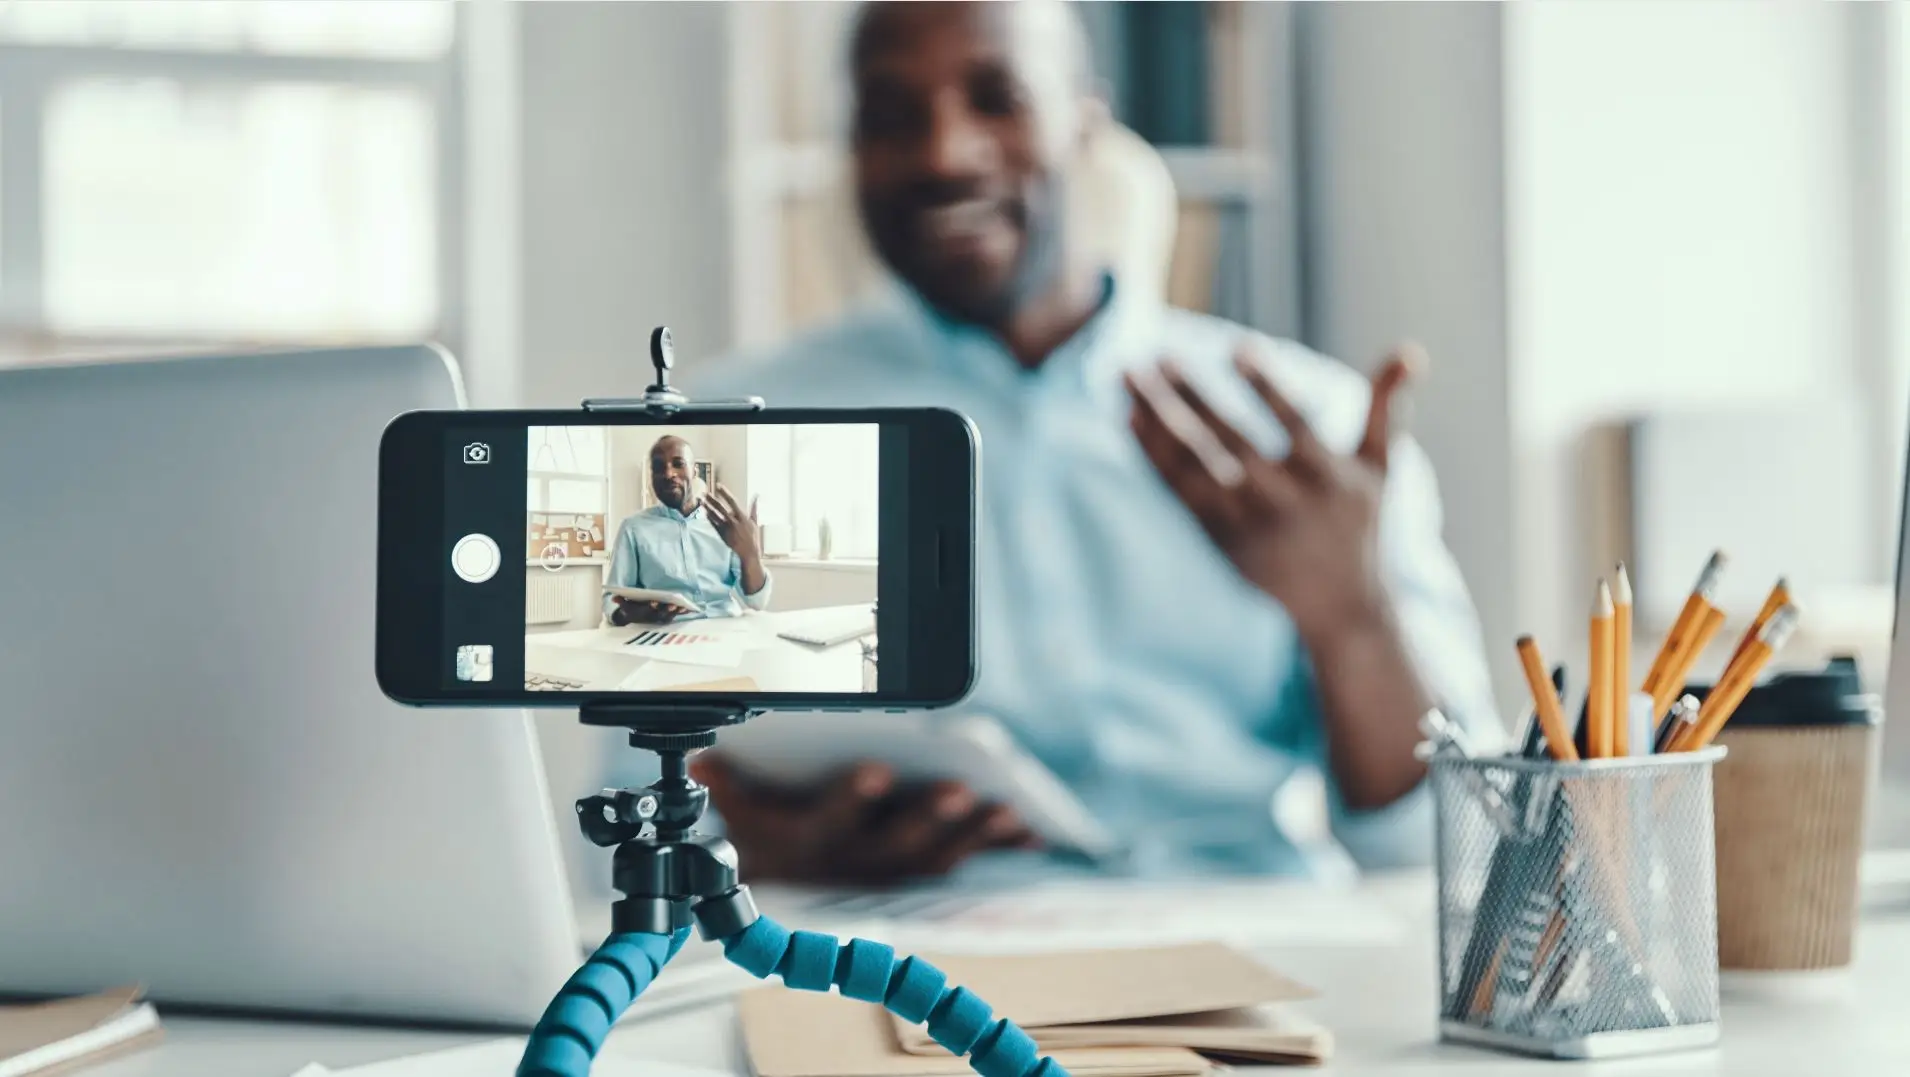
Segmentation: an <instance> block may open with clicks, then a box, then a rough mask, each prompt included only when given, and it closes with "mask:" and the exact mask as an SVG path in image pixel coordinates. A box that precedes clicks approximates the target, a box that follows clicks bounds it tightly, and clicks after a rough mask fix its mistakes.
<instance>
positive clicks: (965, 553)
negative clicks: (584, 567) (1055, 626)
mask: <svg viewBox="0 0 1910 1077" xmlns="http://www.w3.org/2000/svg"><path fill="white" fill-rule="evenodd" d="M771 423H876V424H878V425H880V426H881V428H882V434H881V438H882V464H881V483H882V487H881V492H880V496H879V500H878V504H879V513H880V520H879V523H878V528H879V536H880V537H879V543H880V550H881V559H880V561H879V563H878V567H877V594H878V600H879V603H880V605H879V609H878V612H877V633H878V638H879V640H880V642H881V657H880V673H879V675H878V678H877V689H876V691H875V692H873V693H862V692H849V693H820V692H817V693H790V692H762V693H754V694H748V695H742V694H739V695H737V696H735V697H730V696H727V695H725V696H724V702H727V703H743V704H746V705H748V706H749V707H751V708H759V709H765V710H768V709H778V710H819V709H845V708H856V709H864V708H870V707H875V708H892V709H914V708H926V707H943V706H949V705H951V704H954V703H957V702H959V701H960V700H961V699H963V698H964V697H966V696H967V695H968V693H969V691H970V690H971V689H972V688H973V687H974V681H975V665H976V627H975V556H976V554H975V550H976V539H977V530H978V517H979V504H978V499H977V482H978V476H979V466H980V464H979V455H980V445H979V439H978V437H977V436H976V433H975V428H974V426H973V424H972V423H970V422H969V421H968V419H967V418H966V417H965V416H963V415H961V414H959V413H957V412H954V411H950V410H947V409H942V408H767V409H764V410H761V411H734V412H722V411H711V412H697V413H694V414H690V413H685V414H681V415H661V416H660V415H653V414H650V413H646V412H642V411H588V412H586V411H575V410H573V411H542V410H539V411H422V412H410V413H407V414H405V415H401V416H399V417H398V418H397V419H394V420H393V421H392V422H391V424H390V425H389V426H387V427H386V429H385V433H384V436H383V438H382V439H381V441H380V444H379V454H378V469H379V474H378V537H377V541H378V581H377V587H378V616H377V628H376V641H375V651H376V659H375V666H376V672H377V678H378V684H379V686H380V688H382V689H383V690H384V692H385V694H386V695H388V696H390V697H391V698H393V699H395V700H398V701H399V702H402V703H407V704H411V705H416V706H509V707H524V706H538V707H572V706H579V705H582V704H585V703H592V702H611V703H618V704H625V705H627V704H631V703H642V704H643V705H645V706H659V707H669V706H675V705H683V706H689V705H703V706H707V705H709V704H710V703H711V702H712V697H711V695H710V694H708V693H701V692H623V693H606V692H528V691H524V690H523V688H522V677H521V666H522V655H521V653H519V654H518V656H517V663H518V664H517V666H516V667H515V669H514V670H513V669H512V668H511V667H509V666H508V664H506V665H505V666H503V667H501V669H500V673H501V674H504V675H501V676H500V678H499V680H497V681H494V682H492V683H490V684H484V685H476V684H474V685H471V686H469V687H464V686H458V685H456V684H455V682H450V681H449V680H448V678H447V677H446V676H445V669H446V665H445V663H446V662H447V661H448V660H449V659H448V654H447V652H448V651H449V650H450V644H449V635H448V632H447V624H446V621H447V618H448V614H447V609H446V607H447V603H446V590H447V588H450V587H451V586H453V585H454V584H456V585H458V586H460V587H467V586H471V585H466V584H463V583H462V581H459V580H457V579H456V578H455V577H454V576H453V575H452V573H451V572H450V571H449V558H450V551H451V546H452V544H453V543H454V542H455V540H456V536H454V535H452V534H451V530H452V526H451V525H452V523H453V521H451V520H449V519H448V515H449V513H450V510H449V508H448V506H447V497H446V483H447V481H448V479H449V474H448V473H449V471H450V469H451V468H452V467H454V466H458V461H457V459H456V457H455V456H454V454H453V452H452V449H453V447H454V446H455V445H457V444H458V442H459V439H462V438H465V437H472V438H477V437H486V438H488V439H490V441H491V442H493V443H496V444H499V445H500V446H502V445H508V444H509V440H510V437H511V436H515V438H516V444H517V445H518V446H522V445H523V444H524V440H525V435H524V431H525V430H526V429H527V428H528V427H532V426H598V425H603V426H611V425H616V426H624V425H629V426H685V425H696V426H715V425H744V424H771ZM500 434H503V435H504V436H503V437H502V438H500ZM491 466H496V467H499V468H504V469H510V468H519V469H521V468H522V467H523V463H522V452H521V451H520V452H518V453H517V454H516V455H515V456H511V455H507V454H505V453H503V452H500V453H499V455H498V457H497V459H496V460H495V461H494V463H493V464H492V465H491ZM516 486H517V489H519V490H522V489H523V484H522V483H521V482H519V483H517V484H516ZM963 492H966V496H964V493H963ZM512 508H513V515H514V516H515V519H516V521H517V522H516V525H515V526H516V527H521V526H522V521H523V512H524V509H525V506H524V503H523V502H522V500H521V495H520V500H519V501H518V502H516V504H515V505H514V506H512ZM462 529H463V528H462V526H460V527H458V530H460V531H461V530H462ZM521 533H522V532H521V531H502V530H500V534H499V538H500V540H502V538H503V535H505V534H521ZM500 545H503V546H505V547H506V553H505V558H504V562H503V566H502V568H501V569H500V575H504V576H509V577H510V578H512V579H515V578H517V577H516V575H515V573H514V572H512V571H511V567H512V565H513V563H514V560H515V559H514V558H512V557H511V556H510V551H511V550H515V549H516V548H517V545H516V544H515V543H511V542H507V541H500ZM516 591H517V598H516V603H517V605H516V614H517V619H518V623H519V624H521V623H522V614H523V602H524V596H523V587H522V586H521V585H519V586H518V587H517V588H516ZM498 601H501V600H498ZM513 673H514V675H515V679H516V683H515V688H513V684H512V676H511V674H513Z"/></svg>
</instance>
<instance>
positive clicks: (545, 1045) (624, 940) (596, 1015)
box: [517, 928, 690, 1077]
mask: <svg viewBox="0 0 1910 1077" xmlns="http://www.w3.org/2000/svg"><path fill="white" fill-rule="evenodd" d="M689 937H690V930H689V929H688V928H684V929H683V930H681V931H678V932H676V933H675V934H672V935H650V934H639V933H631V934H624V935H612V936H610V937H609V938H608V939H606V940H604V944H603V945H602V946H600V947H598V948H597V952H596V953H594V954H592V955H590V960H588V961H586V962H584V966H583V967H582V968H580V969H578V970H577V971H576V972H575V973H574V974H573V975H572V976H571V978H570V981H569V982H568V983H566V984H564V987H563V990H561V991H559V992H557V997H556V998H553V999H551V1002H550V1006H549V1007H547V1008H546V1009H545V1010H544V1016H543V1018H542V1019H540V1020H539V1021H538V1022H537V1027H536V1028H535V1029H532V1030H531V1036H530V1042H529V1043H527V1044H525V1045H524V1058H523V1061H521V1062H519V1063H518V1064H517V1077H585V1075H586V1074H588V1073H589V1072H590V1063H591V1061H592V1060H593V1059H595V1058H596V1057H597V1051H598V1050H599V1049H601V1048H602V1047H603V1042H604V1037H605V1036H608V1035H609V1034H610V1027H611V1026H612V1025H614V1024H616V1023H617V1018H619V1017H622V1016H623V1011H625V1010H627V1009H629V1008H630V1004H631V1003H632V1002H635V1001H636V999H637V996H638V995H641V994H643V992H644V989H645V988H647V987H649V986H650V984H651V982H652V981H654V980H655V979H656V978H657V974H658V973H661V972H662V971H663V966H664V965H665V964H666V963H667V962H668V961H669V960H670V959H671V958H672V957H675V956H676V952H677V951H678V950H680V949H682V948H683V943H684V942H685V941H686V940H688V939H689Z"/></svg>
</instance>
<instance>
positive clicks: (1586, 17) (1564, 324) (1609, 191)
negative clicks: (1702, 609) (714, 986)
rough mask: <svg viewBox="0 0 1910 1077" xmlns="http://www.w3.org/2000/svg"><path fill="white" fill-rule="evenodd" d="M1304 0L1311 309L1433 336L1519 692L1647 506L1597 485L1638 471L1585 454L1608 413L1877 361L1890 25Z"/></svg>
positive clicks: (1826, 388) (1830, 376)
mask: <svg viewBox="0 0 1910 1077" xmlns="http://www.w3.org/2000/svg"><path fill="white" fill-rule="evenodd" d="M1301 10H1302V11H1303V13H1304V16H1305V17H1304V19H1303V21H1302V23H1301V26H1302V34H1303V36H1302V39H1301V42H1300V46H1299V47H1300V50H1301V52H1302V54H1303V57H1304V60H1305V65H1306V76H1305V78H1306V81H1305V86H1304V93H1303V130H1304V132H1305V136H1304V140H1303V145H1304V150H1305V154H1306V159H1305V161H1304V162H1303V163H1304V165H1305V168H1306V181H1307V183H1306V190H1307V194H1308V199H1309V201H1308V207H1309V211H1310V214H1311V228H1312V230H1311V232H1310V233H1309V237H1308V238H1309V244H1308V252H1309V257H1310V260H1311V268H1312V269H1313V270H1314V276H1313V278H1312V281H1311V284H1312V287H1313V288H1314V292H1313V294H1312V295H1311V296H1310V303H1309V308H1310V314H1311V316H1312V318H1311V323H1310V324H1311V330H1312V333H1313V336H1314V338H1315V339H1316V340H1317V341H1318V342H1319V343H1320V344H1321V345H1322V346H1323V347H1324V348H1326V349H1327V350H1330V351H1333V352H1335V353H1336V354H1339V355H1341V356H1343V357H1346V358H1349V359H1352V360H1354V361H1356V362H1359V361H1363V360H1365V359H1367V358H1368V357H1370V356H1371V355H1373V354H1375V353H1376V352H1377V350H1378V349H1380V348H1381V347H1383V346H1384V344H1385V342H1387V341H1388V340H1390V339H1392V338H1394V337H1396V336H1399V335H1404V334H1410V335H1413V336H1417V337H1419V338H1421V339H1422V340H1425V341H1426V342H1427V344H1428V345H1429V347H1430V350H1431V352H1432V355H1433V378H1432V379H1431V381H1430V383H1429V384H1427V385H1426V386H1425V387H1424V389H1423V391H1422V393H1421V396H1420V402H1419V406H1418V408H1417V411H1416V414H1415V416H1414V421H1413V425H1414V428H1415V430H1417V431H1418V432H1419V433H1420V435H1421V437H1422V438H1423V439H1424V440H1425V442H1426V445H1427V449H1428V451H1429V452H1430V453H1431V454H1432V456H1433V459H1434V462H1435V463H1436V464H1437V465H1438V467H1439V470H1440V477H1441V482H1442V489H1443V491H1444V493H1445V495H1446V501H1447V510H1448V521H1447V535H1448V540H1449V542H1450V544H1451V545H1452V547H1453V549H1454V551H1455V553H1456V555H1457V556H1458V558H1459V560H1460V563H1461V565H1462V567H1463V568H1464V569H1465V570H1466V573H1467V576H1468V579H1469V580H1470V582H1471V583H1472V586H1473V589H1474V593H1475V597H1476V599H1477V601H1478V604H1479V606H1480V608H1481V613H1482V615H1483V617H1484V619H1485V624H1486V631H1487V634H1488V645H1489V647H1490V653H1491V655H1492V658H1493V660H1494V662H1495V682H1496V683H1497V684H1498V686H1499V690H1500V698H1501V700H1502V702H1504V703H1506V704H1508V707H1507V709H1508V711H1509V712H1510V711H1513V710H1514V709H1515V708H1516V706H1517V704H1518V701H1519V700H1520V699H1521V698H1522V697H1523V694H1524V693H1523V689H1522V688H1520V687H1519V682H1518V681H1517V680H1516V678H1514V677H1513V676H1511V666H1510V664H1509V661H1508V659H1509V657H1510V648H1511V641H1512V639H1513V638H1514V637H1515V636H1516V635H1517V634H1518V633H1520V632H1526V631H1531V632H1535V633H1537V634H1538V635H1539V637H1540V638H1541V640H1543V641H1547V643H1548V650H1550V651H1552V652H1554V653H1556V654H1558V655H1560V656H1564V657H1568V658H1569V656H1571V655H1575V654H1582V653H1583V635H1584V617H1585V612H1586V610H1585V607H1586V604H1587V602H1588V596H1589V592H1590V589H1591V584H1592V580H1593V578H1594V577H1595V575H1597V574H1598V573H1601V572H1604V571H1607V570H1609V568H1610V564H1609V558H1610V557H1611V556H1615V555H1616V554H1617V553H1619V552H1622V543H1621V542H1620V541H1619V537H1615V536H1614V534H1613V532H1614V531H1615V530H1622V525H1623V523H1624V520H1623V518H1622V507H1621V506H1615V505H1612V504H1610V503H1602V504H1600V503H1597V501H1596V499H1595V498H1594V497H1593V494H1594V493H1595V491H1594V490H1593V489H1592V487H1594V486H1595V485H1597V484H1598V483H1599V481H1600V480H1608V479H1610V478H1612V477H1613V476H1611V475H1608V474H1597V473H1594V472H1593V471H1591V470H1588V460H1589V459H1592V458H1594V455H1595V454H1593V453H1592V452H1591V450H1592V449H1593V448H1594V447H1596V445H1597V444H1598V442H1597V436H1598V435H1599V434H1600V433H1601V431H1603V430H1605V429H1606V428H1607V427H1609V426H1610V425H1611V424H1616V423H1622V422H1623V421H1624V420H1626V419H1628V418H1630V417H1631V416H1633V415H1634V414H1637V413H1639V412H1642V411H1645V410H1676V409H1680V408H1697V407H1704V408H1713V407H1719V406H1727V407H1728V406H1731V405H1732V404H1733V403H1754V402H1761V403H1768V402H1771V401H1780V402H1789V403H1792V404H1808V402H1809V401H1811V400H1812V399H1813V398H1822V397H1823V396H1826V395H1829V394H1836V393H1843V394H1850V393H1854V392H1856V391H1857V389H1856V386H1857V385H1858V384H1859V383H1860V381H1859V371H1861V370H1864V369H1866V367H1865V364H1867V363H1873V362H1875V361H1877V357H1876V356H1874V355H1872V354H1871V352H1870V349H1872V348H1874V347H1875V344H1874V340H1875V339H1877V337H1878V334H1876V333H1875V332H1874V331H1873V330H1874V328H1875V325H1874V323H1875V322H1876V321H1877V319H1879V318H1880V317H1881V316H1882V315H1881V313H1880V312H1879V311H1878V310H1876V309H1874V308H1875V306H1876V304H1875V303H1872V304H1871V306H1870V307H1866V306H1865V304H1864V300H1863V298H1862V296H1863V291H1864V290H1863V288H1861V287H1860V286H1859V285H1860V284H1861V283H1863V282H1860V281H1859V280H1858V279H1857V276H1858V273H1859V270H1858V269H1856V268H1855V267H1857V266H1861V265H1863V264H1864V262H1863V259H1862V258H1861V257H1860V253H1861V252H1860V250H1859V247H1858V237H1857V235H1856V232H1855V225H1854V222H1858V221H1862V220H1864V219H1865V217H1864V214H1863V211H1862V210H1863V207H1862V206H1861V205H1857V204H1856V203H1854V202H1853V200H1854V199H1859V198H1861V195H1862V190H1863V186H1862V183H1861V182H1860V180H1861V178H1862V177H1861V176H1860V175H1859V170H1860V169H1861V168H1862V167H1863V163H1862V162H1863V153H1864V152H1866V148H1865V147H1863V146H1861V145H1858V144H1857V143H1856V141H1855V140H1854V139H1853V131H1856V132H1858V133H1859V135H1860V136H1861V133H1862V130H1863V129H1862V128H1861V126H1859V125H1855V124H1853V123H1851V122H1850V119H1851V117H1852V116H1853V114H1857V113H1855V112H1854V106H1855V104H1856V102H1855V101H1853V96H1852V95H1853V90H1852V86H1853V82H1852V80H1851V79H1850V78H1849V77H1847V67H1848V65H1850V64H1851V62H1852V60H1853V52H1854V49H1855V47H1856V45H1857V44H1858V43H1860V42H1861V41H1862V40H1863V38H1862V36H1861V35H1860V34H1858V33H1855V32H1854V31H1853V30H1852V28H1851V26H1850V22H1851V20H1852V19H1853V18H1854V16H1852V15H1851V9H1850V8H1849V7H1847V6H1845V5H1803V4H1800V5H1783V4H1742V3H1733V2H1730V0H1685V2H1681V3H1677V4H1610V3H1599V2H1597V0H1557V2H1553V3H1547V4H1514V5H1475V4H1373V5H1364V4H1353V5H1303V6H1302V9H1301ZM1852 463H1853V466H1862V464H1863V461H1853V462H1852ZM1884 466H1888V467H1890V468H1894V467H1895V466H1896V464H1895V462H1894V461H1891V462H1889V463H1887V464H1886V465H1884ZM1860 513H1861V506H1860V507H1857V508H1854V509H1853V515H1860ZM1853 523H1854V525H1855V526H1868V523H1867V522H1865V521H1862V520H1855V521H1853ZM1799 525H1800V526H1817V524H1816V523H1815V522H1799ZM1730 538H1731V536H1719V537H1718V541H1719V542H1725V543H1728V542H1729V541H1730ZM1674 569H1675V570H1676V571H1678V572H1679V574H1680V575H1686V574H1689V573H1695V572H1696V569H1697V566H1696V565H1691V566H1688V567H1677V566H1674ZM1686 585H1688V581H1687V583H1686Z"/></svg>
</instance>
